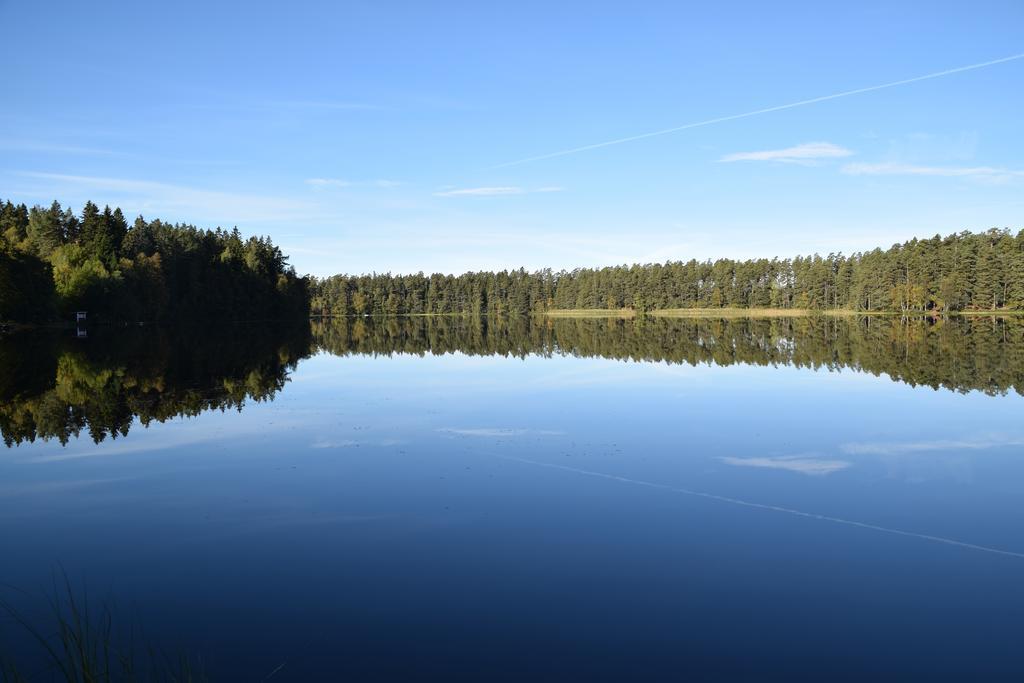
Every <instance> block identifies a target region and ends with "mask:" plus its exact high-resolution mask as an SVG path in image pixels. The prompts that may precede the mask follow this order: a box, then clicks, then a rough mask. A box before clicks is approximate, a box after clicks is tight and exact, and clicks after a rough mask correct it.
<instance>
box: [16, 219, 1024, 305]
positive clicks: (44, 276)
mask: <svg viewBox="0 0 1024 683" xmlns="http://www.w3.org/2000/svg"><path fill="white" fill-rule="evenodd" d="M704 309H718V310H727V309H728V310H743V309H748V310H749V309H772V310H776V311H790V312H792V311H806V310H811V311H850V312H898V313H904V314H916V313H933V314H937V313H957V312H971V311H979V312H982V311H984V312H1013V311H1024V230H1022V231H1020V232H1016V233H1014V232H1012V231H1010V230H1009V229H992V230H988V231H986V232H980V233H972V232H961V233H957V234H953V235H949V236H946V237H942V236H939V235H936V236H935V237H932V238H928V239H913V240H910V241H908V242H904V243H902V244H896V245H894V246H892V247H890V248H888V249H884V250H883V249H881V248H878V249H874V250H872V251H867V252H858V253H854V254H851V255H844V254H829V255H827V256H819V255H817V254H815V255H813V256H798V257H795V258H772V259H767V258H762V259H751V260H745V261H741V260H733V259H718V260H715V261H711V260H704V261H698V260H690V261H686V262H683V261H672V262H667V263H654V264H636V265H623V266H613V267H607V268H580V269H575V270H571V271H566V270H562V271H554V270H551V269H545V270H539V271H535V272H527V271H526V270H523V269H519V270H512V271H501V272H496V273H495V272H470V273H464V274H462V275H445V274H440V273H435V274H433V275H425V274H423V273H417V274H414V275H392V274H391V273H386V274H378V273H375V274H369V275H335V276H332V277H327V278H315V277H300V276H299V275H297V274H296V272H295V270H294V268H293V267H292V266H290V265H289V264H288V259H287V257H286V256H285V255H284V254H282V253H281V250H280V249H279V248H278V247H276V246H275V245H274V244H273V242H272V241H271V240H270V238H268V237H248V238H243V237H242V236H241V234H240V233H239V232H238V230H237V228H236V229H234V230H231V231H226V230H222V229H220V228H217V229H216V230H209V229H205V230H204V229H200V228H197V227H195V226H192V225H183V224H171V223H166V222H163V221H161V220H159V219H155V220H146V219H145V218H143V217H142V216H139V217H138V218H136V219H135V220H134V222H133V223H132V224H130V225H129V224H128V222H127V221H126V220H125V217H124V215H123V213H122V212H121V210H120V209H113V210H112V209H110V207H106V208H104V209H102V210H101V209H100V208H99V207H98V206H97V205H96V204H94V203H92V202H87V203H86V205H85V207H84V208H83V209H82V211H81V213H80V214H77V215H76V214H75V213H74V212H73V211H71V210H70V209H65V208H62V207H61V205H60V204H59V203H57V202H53V204H52V205H51V206H50V207H49V208H43V207H40V206H34V207H32V208H29V207H27V206H26V205H25V204H18V205H15V204H13V203H12V202H10V201H7V202H5V203H3V204H2V205H0V322H2V321H17V322H47V321H53V320H67V319H68V317H69V316H70V315H71V313H72V312H73V311H79V310H84V311H88V313H89V316H90V319H91V320H99V321H101V322H133V321H162V320H179V321H180V320H211V319H217V320H276V319H284V318H292V317H306V316H309V315H312V316H314V317H324V316H349V315H425V314H437V315H446V314H447V315H451V314H461V315H530V314H544V313H556V312H559V311H562V312H565V311H577V310H582V311H592V312H598V311H629V312H631V313H640V314H643V313H648V312H666V311H676V310H677V311H682V312H685V311H695V310H704Z"/></svg>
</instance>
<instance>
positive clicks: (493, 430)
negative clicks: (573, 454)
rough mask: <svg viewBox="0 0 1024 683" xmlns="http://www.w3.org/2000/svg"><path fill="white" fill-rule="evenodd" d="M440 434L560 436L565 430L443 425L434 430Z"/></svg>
mask: <svg viewBox="0 0 1024 683" xmlns="http://www.w3.org/2000/svg"><path fill="white" fill-rule="evenodd" d="M436 431H438V432H441V433H442V434H456V435H458V436H483V437H501V436H525V435H528V434H537V435H539V436H562V435H564V434H565V432H560V431H556V430H550V429H512V428H508V427H481V428H476V429H456V428H454V427H444V428H441V429H438V430H436Z"/></svg>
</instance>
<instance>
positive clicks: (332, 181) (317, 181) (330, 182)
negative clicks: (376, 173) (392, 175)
mask: <svg viewBox="0 0 1024 683" xmlns="http://www.w3.org/2000/svg"><path fill="white" fill-rule="evenodd" d="M305 182H306V184H307V185H309V186H310V187H316V188H325V187H357V186H358V187H380V188H391V187H399V186H401V185H402V183H401V181H398V180H387V179H384V178H378V179H376V180H345V179H344V178H307V179H306V181H305Z"/></svg>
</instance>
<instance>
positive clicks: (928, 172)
mask: <svg viewBox="0 0 1024 683" xmlns="http://www.w3.org/2000/svg"><path fill="white" fill-rule="evenodd" d="M842 171H843V173H847V174H849V175H914V176H940V177H947V178H981V179H987V180H1005V179H1009V178H1013V177H1022V176H1024V171H1014V170H1010V169H1005V168H995V167H992V166H918V165H915V164H901V163H897V162H883V163H878V164H846V165H845V166H843V168H842Z"/></svg>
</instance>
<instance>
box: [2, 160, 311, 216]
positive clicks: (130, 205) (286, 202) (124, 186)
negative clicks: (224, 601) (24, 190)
mask: <svg viewBox="0 0 1024 683" xmlns="http://www.w3.org/2000/svg"><path fill="white" fill-rule="evenodd" d="M19 175H21V176H23V177H26V178H35V179H38V180H44V181H46V182H47V191H48V193H49V194H50V195H57V194H61V195H62V196H67V194H71V193H73V192H75V191H82V190H87V191H90V192H94V191H98V192H104V193H106V194H105V197H104V199H103V201H104V202H108V203H110V204H111V205H114V204H117V205H120V206H121V207H122V208H123V209H125V210H126V211H128V212H130V213H134V212H144V213H160V214H162V215H163V216H165V217H166V216H168V215H170V216H181V217H182V218H183V219H188V220H190V221H224V222H227V223H231V224H234V223H236V222H256V221H260V222H266V221H285V220H300V219H303V218H307V217H309V216H311V215H314V212H315V207H314V206H312V205H310V204H308V203H306V202H303V201H299V200H295V199H289V198H285V197H273V196H268V195H262V194H249V193H234V192H222V191H217V190H206V189H199V188H194V187H184V186H181V185H172V184H169V183H161V182H155V181H150V180H134V179H126V178H107V177H99V176H79V175H66V174H61V173H36V172H21V173H19ZM61 185H63V188H62V187H61ZM65 193H66V194H65Z"/></svg>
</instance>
